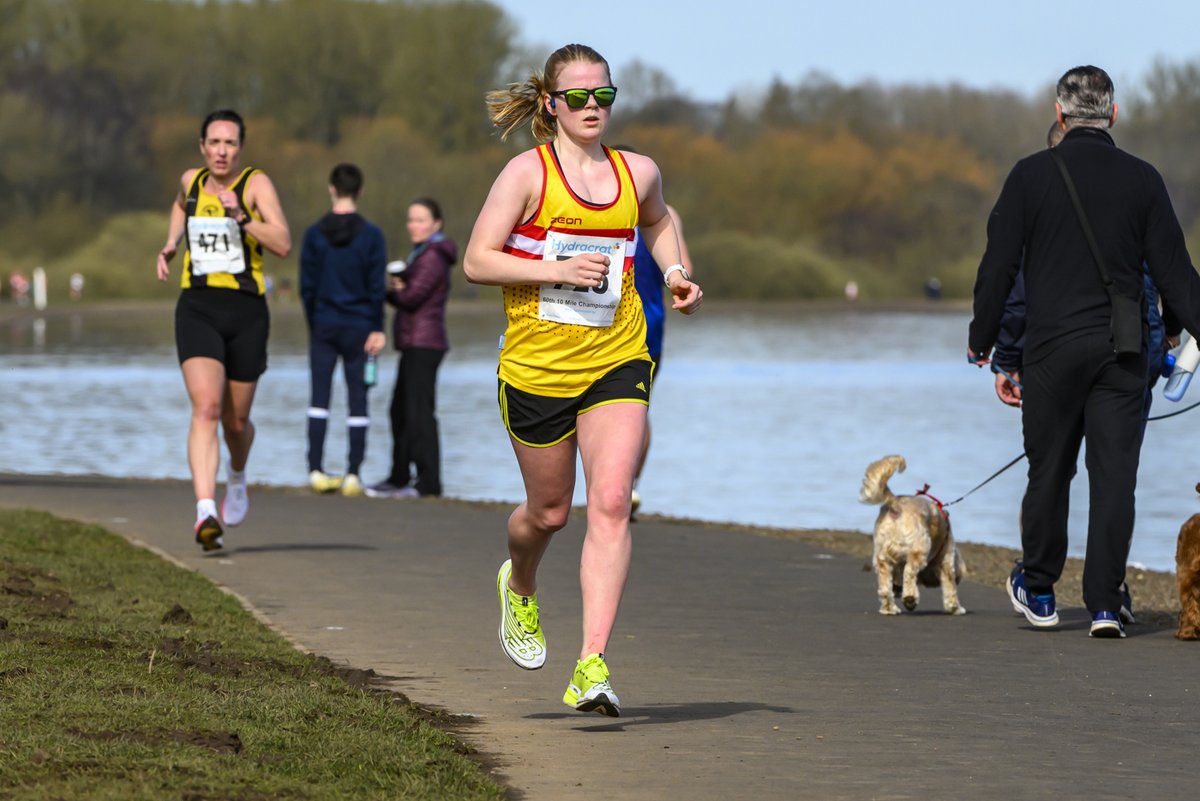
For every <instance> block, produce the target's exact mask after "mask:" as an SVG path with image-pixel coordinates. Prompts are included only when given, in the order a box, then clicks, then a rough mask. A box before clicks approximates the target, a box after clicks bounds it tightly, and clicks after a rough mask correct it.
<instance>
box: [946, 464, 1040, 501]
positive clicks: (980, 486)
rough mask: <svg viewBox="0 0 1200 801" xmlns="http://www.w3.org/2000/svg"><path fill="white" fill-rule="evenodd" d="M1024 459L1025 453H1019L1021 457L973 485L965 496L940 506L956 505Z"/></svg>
mask: <svg viewBox="0 0 1200 801" xmlns="http://www.w3.org/2000/svg"><path fill="white" fill-rule="evenodd" d="M1024 458H1025V453H1024V452H1022V453H1021V455H1020V456H1018V457H1017V458H1016V459H1013V460H1012V461H1011V462H1009V463H1008V464H1006V465H1004V467H1001V468H1000V469H999V470H997V471H996V472H995V473H992V474H991V475H990V476H988V477H987V478H985V479H984V480H983V481H981V482H980V483H978V484H976V485H975V486H974V487H973V488H972V489H971V490H970V491H968V492H967V493H966V495H963V496H961V497H958V498H955V499H954V500H952V501H950V502H949V503H946V504H942V506H943V507H945V506H953V505H954V504H956V503H958V502H959V501H961V500H963V498H966V497H967V496H968V495H971V494H973V493H974V492H975V490H977V489H980V488H982V487H983V486H984V485H986V484H987V483H988V482H990V481H992V479H994V478H996V477H997V476H999V475H1000V474H1001V473H1003V472H1004V471H1005V470H1007V469H1008V468H1010V467H1012V466H1013V465H1015V464H1016V463H1017V462H1019V461H1021V460H1022V459H1024Z"/></svg>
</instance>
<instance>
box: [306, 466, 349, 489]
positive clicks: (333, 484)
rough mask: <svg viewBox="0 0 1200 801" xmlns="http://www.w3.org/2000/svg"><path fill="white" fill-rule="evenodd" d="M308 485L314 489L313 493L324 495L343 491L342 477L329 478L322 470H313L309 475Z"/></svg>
mask: <svg viewBox="0 0 1200 801" xmlns="http://www.w3.org/2000/svg"><path fill="white" fill-rule="evenodd" d="M308 485H309V486H310V487H312V488H313V492H317V493H320V494H321V495H324V494H326V493H329V492H337V491H338V490H339V489H341V486H342V479H341V477H340V476H327V475H325V474H324V473H322V472H321V471H320V470H313V471H312V472H311V473H309V474H308Z"/></svg>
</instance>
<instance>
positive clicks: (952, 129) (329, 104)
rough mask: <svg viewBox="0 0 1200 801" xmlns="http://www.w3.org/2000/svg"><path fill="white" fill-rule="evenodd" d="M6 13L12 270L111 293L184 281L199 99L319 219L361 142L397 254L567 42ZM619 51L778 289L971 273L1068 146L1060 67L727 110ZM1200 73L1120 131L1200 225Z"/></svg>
mask: <svg viewBox="0 0 1200 801" xmlns="http://www.w3.org/2000/svg"><path fill="white" fill-rule="evenodd" d="M0 19H3V20H4V22H3V24H2V25H0V142H2V143H3V147H0V273H7V271H8V270H9V269H12V268H13V267H14V266H17V265H21V266H28V265H31V264H33V263H35V262H36V263H44V264H45V265H46V266H47V267H48V268H49V269H50V270H51V271H52V273H64V272H65V271H68V270H70V271H76V270H78V271H83V272H85V274H86V275H88V277H89V287H92V288H93V289H94V290H97V291H99V292H101V293H102V294H109V295H130V296H147V295H152V294H155V293H158V292H161V290H159V289H158V288H157V287H156V286H155V282H154V281H153V279H152V268H151V266H152V264H153V253H154V252H155V251H156V250H157V248H158V246H160V244H161V240H162V238H163V236H164V235H165V230H166V208H167V204H168V203H169V202H170V199H171V197H172V195H173V193H174V191H175V186H176V182H177V181H178V176H179V174H180V172H182V171H183V169H185V168H186V167H188V166H195V165H197V164H198V163H199V154H198V152H197V149H196V141H197V136H198V133H199V132H198V124H199V121H200V119H201V118H202V117H203V115H204V114H205V113H207V112H208V111H210V110H212V109H214V108H220V107H233V108H237V109H238V110H240V111H241V112H242V113H243V114H244V115H246V117H247V120H248V123H249V131H248V137H247V142H246V148H245V155H244V157H243V164H254V165H256V166H261V167H263V168H264V169H266V170H267V171H268V172H269V173H270V174H271V176H272V178H273V180H274V181H275V183H276V184H277V186H278V187H279V191H280V195H281V198H282V200H283V203H284V207H285V210H286V212H287V214H288V217H289V220H290V221H291V224H292V227H293V229H295V235H296V236H297V237H298V236H299V232H300V230H301V229H302V227H303V226H304V225H307V224H308V223H309V222H311V221H312V220H313V219H315V218H316V217H317V216H318V215H319V214H320V213H322V211H323V210H324V208H325V205H326V203H327V199H326V195H325V193H324V186H325V181H326V176H327V175H328V171H329V168H330V167H331V166H332V165H333V164H334V163H335V162H337V161H340V160H349V161H354V162H356V163H358V164H359V165H360V166H362V167H363V169H364V171H365V172H366V175H367V185H366V190H365V193H364V196H363V203H362V207H363V210H364V213H366V214H367V215H368V216H371V217H373V218H374V219H376V220H378V221H379V222H380V223H381V225H383V227H384V229H385V231H386V232H387V234H388V236H389V245H390V247H391V249H392V251H393V256H394V257H397V258H402V257H403V256H404V254H405V253H406V251H407V249H408V247H407V242H406V240H405V235H404V226H403V220H404V212H405V209H406V207H407V205H408V202H409V201H410V200H411V199H412V198H413V197H416V196H418V195H426V194H428V195H433V196H436V197H438V198H439V199H441V200H442V202H443V206H444V207H445V209H446V210H447V212H448V229H449V231H450V233H451V235H452V236H454V237H456V238H458V239H460V240H465V238H466V236H467V233H468V232H469V230H470V225H471V223H472V221H473V218H474V215H475V213H476V212H477V210H478V209H479V206H480V205H481V203H482V201H483V198H484V196H485V194H486V192H487V189H488V187H489V185H490V183H491V181H492V180H493V179H494V177H495V175H496V173H497V172H498V170H499V169H500V167H501V166H502V165H503V164H504V162H505V161H506V160H507V159H508V158H511V156H512V155H513V154H514V153H515V152H516V151H517V150H519V149H521V148H523V147H527V146H528V145H529V144H530V142H529V140H528V139H522V138H520V137H518V138H517V139H518V141H510V142H509V143H501V142H499V140H498V139H497V138H496V137H495V136H494V135H493V133H492V131H491V128H490V126H489V125H488V122H487V119H486V114H485V110H484V105H483V102H482V98H483V94H484V92H486V91H487V90H488V89H490V88H494V87H495V86H498V85H501V84H503V83H506V82H509V81H515V80H519V79H521V78H523V77H525V75H527V74H528V72H529V70H530V69H532V68H535V67H540V65H541V62H542V61H543V60H544V58H545V56H546V55H547V54H545V53H527V52H525V51H524V50H523V49H522V47H521V45H520V44H519V42H518V38H517V34H518V31H517V29H516V27H515V25H514V22H513V21H512V20H511V19H509V18H507V17H506V16H505V15H504V14H503V12H502V11H501V10H500V9H498V8H497V7H496V6H493V5H491V4H490V3H488V2H485V0H456V1H453V2H368V1H367V0H253V1H251V2H217V1H216V0H210V2H185V1H183V0H180V1H179V2H170V1H168V0H53V1H52V2H50V1H48V2H43V1H42V0H0ZM591 44H593V45H595V46H596V47H597V48H598V49H599V50H600V51H601V52H603V51H604V43H603V41H602V40H601V39H597V41H595V42H592V43H591ZM1098 60H1099V61H1101V63H1102V59H1098ZM1066 66H1071V65H1066ZM613 67H614V72H615V75H614V78H615V81H616V83H617V84H618V85H619V86H620V87H621V95H620V98H619V100H618V103H617V106H616V107H615V111H616V114H615V116H614V128H613V131H612V133H611V135H610V137H609V142H610V143H619V142H628V143H629V144H632V145H634V146H635V147H637V148H638V149H639V150H640V151H642V152H644V153H646V154H648V155H650V156H652V157H654V158H655V159H656V160H657V161H658V163H659V166H660V168H661V169H662V172H663V176H664V182H665V187H666V192H667V196H668V200H669V201H670V202H671V203H672V204H673V205H675V206H676V207H677V208H678V209H679V210H680V213H681V215H682V217H683V219H684V223H685V230H686V232H687V236H688V241H689V245H690V246H691V249H692V252H693V256H694V258H695V260H696V262H697V264H698V267H699V271H700V273H701V275H703V277H704V280H705V291H706V292H708V293H710V294H712V295H714V296H716V297H737V298H763V299H766V298H770V299H776V298H821V297H836V296H840V294H841V292H842V288H843V287H844V285H845V283H846V281H848V280H855V281H856V282H857V283H858V284H859V285H860V287H861V288H862V292H863V296H864V297H868V298H891V297H908V296H915V295H917V294H919V293H920V292H921V289H922V287H923V285H924V284H925V282H926V280H927V279H928V278H929V277H931V276H937V277H939V278H940V280H941V282H942V285H943V287H944V289H945V291H946V293H947V294H949V295H959V296H961V295H966V294H967V293H969V291H970V286H971V282H972V280H973V276H974V269H975V266H976V264H977V260H978V257H979V254H980V251H981V248H982V246H983V239H984V224H985V222H986V216H987V213H988V210H989V209H990V206H991V204H992V203H993V202H994V200H995V197H996V194H997V193H998V191H999V186H1000V183H1001V182H1002V181H1003V178H1004V175H1005V173H1006V171H1007V170H1008V169H1009V167H1010V166H1011V165H1012V163H1013V162H1014V161H1015V160H1016V159H1017V158H1019V157H1020V156H1022V155H1024V154H1026V153H1029V152H1031V151H1033V150H1035V149H1037V148H1039V147H1042V146H1044V142H1045V133H1046V129H1047V127H1048V126H1049V124H1050V122H1051V121H1052V114H1053V92H1052V83H1051V82H1052V81H1053V80H1054V79H1055V78H1056V77H1057V76H1053V75H1051V76H1047V87H1046V90H1045V91H1044V92H1042V93H1039V96H1038V97H1037V98H1036V99H1031V98H1028V97H1025V96H1022V95H1019V94H1017V93H1014V92H1006V91H999V90H992V91H983V90H975V89H968V88H965V87H961V86H953V85H952V86H890V87H888V86H882V85H880V84H877V83H873V82H865V83H861V84H857V85H853V86H844V85H841V84H838V83H836V82H835V81H833V80H831V79H829V78H828V77H826V76H823V75H821V74H819V73H814V74H810V75H808V76H805V77H804V78H802V79H801V80H799V81H798V82H796V83H787V82H785V81H783V80H781V79H774V80H772V81H769V82H767V81H764V86H763V89H762V92H761V93H760V94H759V95H758V96H756V97H750V98H747V97H745V96H742V95H739V96H738V97H734V98H730V99H729V100H728V101H726V102H724V103H719V104H710V103H699V102H696V101H694V100H692V99H690V98H688V97H686V96H684V95H683V94H682V93H680V92H679V91H678V90H677V89H676V87H675V85H674V83H673V82H672V81H671V79H670V78H669V76H668V75H667V74H666V73H665V72H663V71H662V70H661V69H659V68H657V67H653V66H649V65H646V64H642V63H636V62H635V63H633V64H626V65H621V64H614V65H613ZM1002 77H1003V76H998V78H1002ZM1198 79H1200V65H1197V64H1185V65H1172V64H1167V63H1160V64H1158V65H1157V66H1156V67H1155V68H1154V69H1153V70H1152V71H1151V72H1150V74H1149V75H1148V76H1146V78H1145V80H1144V82H1143V84H1142V85H1141V86H1138V87H1132V86H1119V87H1117V90H1118V101H1119V102H1120V103H1121V108H1122V113H1121V119H1120V122H1119V125H1118V127H1117V129H1116V131H1115V136H1116V138H1117V140H1118V143H1119V144H1120V145H1121V146H1123V147H1125V148H1126V149H1128V150H1130V151H1132V152H1133V153H1135V154H1138V155H1141V156H1143V157H1145V158H1148V159H1149V160H1151V161H1152V162H1153V163H1155V164H1156V166H1158V167H1159V168H1160V169H1161V170H1162V171H1163V173H1164V176H1165V177H1166V179H1167V182H1168V186H1169V187H1170V189H1171V192H1172V196H1173V199H1174V200H1175V203H1176V209H1177V211H1178V212H1179V215H1180V218H1181V221H1182V223H1183V225H1184V229H1185V231H1186V232H1187V233H1188V234H1189V240H1190V241H1192V242H1194V243H1195V242H1200V238H1198V237H1200V221H1198V217H1200V160H1198V159H1196V158H1194V157H1193V156H1192V153H1191V151H1192V149H1193V148H1194V142H1195V141H1196V136H1195V134H1196V133H1197V132H1198V131H1197V129H1198V128H1200V80H1198ZM275 267H276V268H277V270H278V271H280V272H284V273H286V272H290V271H293V270H294V269H295V267H294V264H286V263H285V264H282V265H280V264H276V265H275ZM458 291H464V287H463V282H461V281H460V282H458Z"/></svg>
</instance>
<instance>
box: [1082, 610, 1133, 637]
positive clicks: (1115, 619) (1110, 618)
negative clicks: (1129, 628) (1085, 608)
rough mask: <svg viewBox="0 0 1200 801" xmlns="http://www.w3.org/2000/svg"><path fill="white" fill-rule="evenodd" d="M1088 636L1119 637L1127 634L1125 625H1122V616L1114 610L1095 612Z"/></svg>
mask: <svg viewBox="0 0 1200 801" xmlns="http://www.w3.org/2000/svg"><path fill="white" fill-rule="evenodd" d="M1088 636H1089V637H1103V638H1105V639H1118V638H1120V637H1124V636H1125V627H1124V626H1123V625H1121V617H1120V616H1119V615H1117V614H1115V613H1113V612H1093V613H1092V630H1091V631H1089V632H1088Z"/></svg>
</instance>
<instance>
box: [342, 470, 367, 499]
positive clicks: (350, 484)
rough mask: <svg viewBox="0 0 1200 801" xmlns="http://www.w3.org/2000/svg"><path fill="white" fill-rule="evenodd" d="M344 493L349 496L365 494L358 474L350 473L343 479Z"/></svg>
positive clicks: (356, 496)
mask: <svg viewBox="0 0 1200 801" xmlns="http://www.w3.org/2000/svg"><path fill="white" fill-rule="evenodd" d="M342 494H343V495H345V496H346V497H347V498H358V497H360V496H362V494H363V485H362V481H360V480H359V478H358V476H356V475H354V474H353V473H349V474H347V475H346V477H345V478H343V479H342Z"/></svg>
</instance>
